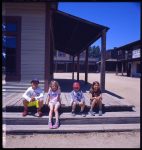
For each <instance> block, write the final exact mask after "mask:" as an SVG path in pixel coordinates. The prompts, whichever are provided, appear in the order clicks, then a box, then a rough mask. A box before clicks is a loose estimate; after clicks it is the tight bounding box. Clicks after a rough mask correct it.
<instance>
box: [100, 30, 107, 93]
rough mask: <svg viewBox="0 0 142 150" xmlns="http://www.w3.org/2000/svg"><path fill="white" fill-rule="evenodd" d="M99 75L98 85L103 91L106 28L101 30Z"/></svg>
mask: <svg viewBox="0 0 142 150" xmlns="http://www.w3.org/2000/svg"><path fill="white" fill-rule="evenodd" d="M101 48H102V49H101V77H100V85H101V91H102V92H104V91H105V55H106V30H105V29H104V30H103V31H102V39H101Z"/></svg>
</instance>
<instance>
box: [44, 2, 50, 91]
mask: <svg viewBox="0 0 142 150" xmlns="http://www.w3.org/2000/svg"><path fill="white" fill-rule="evenodd" d="M45 15H46V16H45V17H46V20H45V57H44V59H45V68H44V72H45V74H44V82H45V83H44V91H45V92H47V91H48V88H49V82H50V81H51V57H50V56H51V41H50V40H51V36H50V30H51V10H50V4H49V3H48V4H46V12H45Z"/></svg>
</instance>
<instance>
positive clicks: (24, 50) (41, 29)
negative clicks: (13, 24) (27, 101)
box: [3, 3, 45, 80]
mask: <svg viewBox="0 0 142 150" xmlns="http://www.w3.org/2000/svg"><path fill="white" fill-rule="evenodd" d="M3 13H5V14H3V15H6V16H21V17H22V23H21V25H22V27H21V30H22V31H21V80H31V78H33V77H37V78H39V79H40V80H44V55H45V3H6V4H4V5H3Z"/></svg>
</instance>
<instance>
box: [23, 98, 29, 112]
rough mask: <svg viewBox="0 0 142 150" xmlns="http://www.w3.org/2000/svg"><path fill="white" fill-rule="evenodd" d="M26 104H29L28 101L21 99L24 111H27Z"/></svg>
mask: <svg viewBox="0 0 142 150" xmlns="http://www.w3.org/2000/svg"><path fill="white" fill-rule="evenodd" d="M28 104H29V101H27V100H26V99H23V105H24V110H28Z"/></svg>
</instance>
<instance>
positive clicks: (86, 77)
mask: <svg viewBox="0 0 142 150" xmlns="http://www.w3.org/2000/svg"><path fill="white" fill-rule="evenodd" d="M88 49H89V47H88V48H87V49H86V55H85V84H87V82H88Z"/></svg>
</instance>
